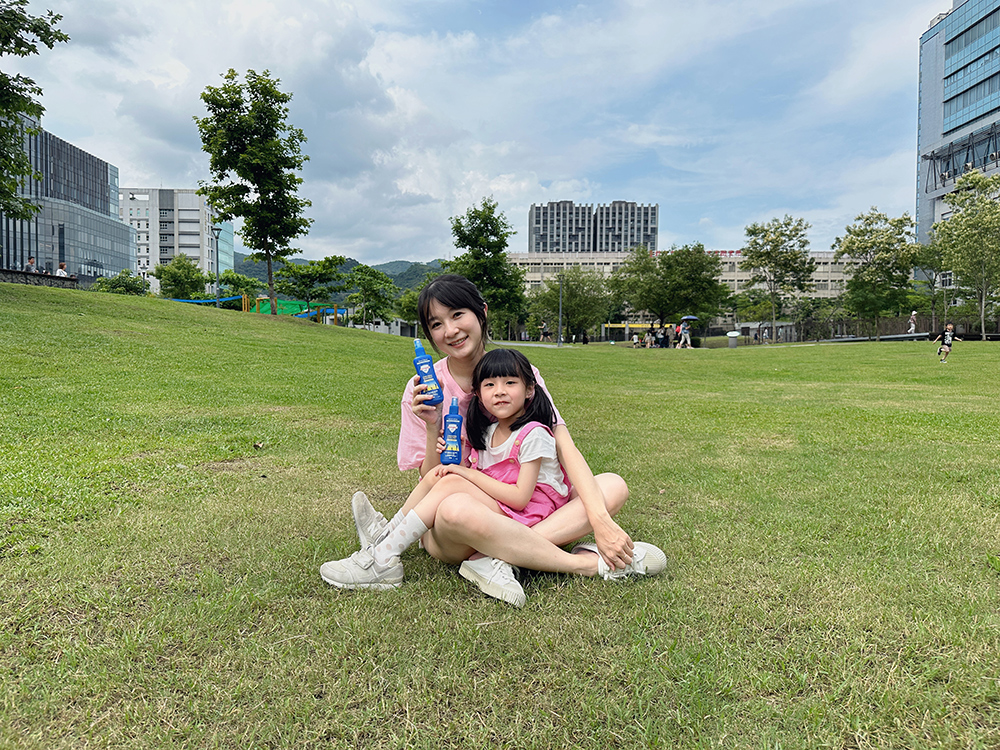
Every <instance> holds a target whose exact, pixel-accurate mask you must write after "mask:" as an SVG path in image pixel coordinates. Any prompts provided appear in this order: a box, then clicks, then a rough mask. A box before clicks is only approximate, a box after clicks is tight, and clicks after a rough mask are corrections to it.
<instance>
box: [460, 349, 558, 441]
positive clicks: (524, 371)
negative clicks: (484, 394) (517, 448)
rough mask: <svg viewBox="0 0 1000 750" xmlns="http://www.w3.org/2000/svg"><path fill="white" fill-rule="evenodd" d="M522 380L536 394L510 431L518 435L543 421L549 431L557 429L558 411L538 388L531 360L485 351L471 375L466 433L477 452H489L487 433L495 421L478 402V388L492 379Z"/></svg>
mask: <svg viewBox="0 0 1000 750" xmlns="http://www.w3.org/2000/svg"><path fill="white" fill-rule="evenodd" d="M509 377H516V378H520V380H521V382H522V383H524V385H525V387H526V388H534V390H535V392H534V395H533V396H532V397H531V398H530V399H528V400H527V401H525V404H524V414H522V415H521V416H520V417H518V418H517V419H516V420H514V423H513V424H512V425H511V426H510V429H511V432H517V431H518V430H519V429H521V428H522V427H524V425H526V424H528V422H541V423H542V424H543V425H545V426H546V427H548V428H550V429H551V428H553V427H555V424H556V412H555V409H554V408H553V406H552V402H551V401H550V400H549V395H548V394H547V393H546V392H545V389H544V388H542V387H541V386H540V385H538V383H537V381H536V380H535V373H534V371H533V370H532V369H531V363H530V362H529V361H528V358H527V357H525V356H524V355H523V354H521V352H519V351H517V350H516V349H493V350H491V351H488V352H486V354H484V355H483V358H482V359H480V360H479V364H478V365H476V369H475V370H473V372H472V401H470V402H469V412H468V414H469V416H468V419H469V422H468V424H467V425H466V433H467V435H468V437H469V442H470V443H471V444H472V447H473V448H475V449H476V450H479V451H481V450H485V449H486V430H487V429H489V426H490V425H491V424H493V422H494V421H495V420H494V418H493V415H491V414H490V413H489V412H488V411H486V409H485V408H484V407H483V405H482V404H481V403H480V401H479V387H480V386H481V385H482V383H483V381H484V380H490V379H492V378H509Z"/></svg>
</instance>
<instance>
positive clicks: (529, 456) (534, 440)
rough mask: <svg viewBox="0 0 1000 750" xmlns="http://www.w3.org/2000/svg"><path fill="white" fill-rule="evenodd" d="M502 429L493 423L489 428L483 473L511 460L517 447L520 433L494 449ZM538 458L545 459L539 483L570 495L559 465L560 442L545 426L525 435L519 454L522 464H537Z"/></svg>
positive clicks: (481, 459)
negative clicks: (494, 438)
mask: <svg viewBox="0 0 1000 750" xmlns="http://www.w3.org/2000/svg"><path fill="white" fill-rule="evenodd" d="M498 426H499V425H497V424H496V423H493V424H491V425H490V426H489V427H488V428H486V450H482V451H479V469H480V470H483V469H487V468H489V467H490V466H493V465H494V464H498V463H502V462H503V461H506V460H507V459H508V458H510V452H511V450H513V448H514V438H516V437H517V434H518V432H520V430H518V431H517V432H514V433H511V436H510V437H509V438H507V439H506V440H505V441H504V442H503V443H501V444H500V445H498V446H496V447H495V448H494V447H492V443H493V435H494V433H495V432H496V431H497V427H498ZM537 458H540V459H542V465H541V467H540V468H539V469H538V484H547V485H548V486H549V487H551V488H552V489H554V490H555V491H556V492H558V493H559V494H560V495H565V494H567V493H568V490H569V488H568V487H567V486H566V483H565V482H564V481H563V472H562V467H560V466H559V457H558V453H557V452H556V439H555V438H554V437H552V435H550V434H549V433H548V432H547V431H546V430H545V428H544V427H539V426H536V427H535V428H534V429H533V430H531V432H529V433H528V434H527V435H525V436H524V440H523V441H521V450H520V451H519V452H518V454H517V460H518V463H521V464H525V463H527V462H528V461H534V460H535V459H537Z"/></svg>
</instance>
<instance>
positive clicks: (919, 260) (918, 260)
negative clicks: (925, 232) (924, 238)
mask: <svg viewBox="0 0 1000 750" xmlns="http://www.w3.org/2000/svg"><path fill="white" fill-rule="evenodd" d="M913 265H914V267H915V268H916V269H917V270H918V271H920V274H919V276H917V278H916V279H915V280H914V287H915V294H916V295H917V296H918V300H914V301H913V306H914V307H915V308H916V309H918V310H920V309H921V308H922V307H925V305H926V307H927V308H929V309H930V312H931V330H932V331H936V330H937V327H938V325H937V301H938V297H942V298H943V299H942V302H943V306H942V309H941V317H942V318H944V315H945V312H946V311H947V309H948V289H947V287H945V286H943V285H942V284H941V280H942V277H943V276H944V273H945V272H946V271H947V270H948V268H947V266H946V265H945V262H944V248H943V247H942V246H941V243H940V242H939V241H938V239H937V236H936V235H935V234H934V232H933V231H932V232H931V233H930V242H928V243H927V244H926V245H917V250H916V254H915V257H914V259H913ZM911 299H912V298H911Z"/></svg>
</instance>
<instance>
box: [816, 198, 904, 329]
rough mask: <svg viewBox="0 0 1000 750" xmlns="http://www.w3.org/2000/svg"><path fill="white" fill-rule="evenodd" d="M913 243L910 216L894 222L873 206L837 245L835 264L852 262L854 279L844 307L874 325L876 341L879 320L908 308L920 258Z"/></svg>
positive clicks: (849, 283)
mask: <svg viewBox="0 0 1000 750" xmlns="http://www.w3.org/2000/svg"><path fill="white" fill-rule="evenodd" d="M913 241H914V223H913V219H911V218H910V215H909V214H903V215H902V216H900V217H898V218H890V217H889V216H887V215H886V214H884V213H882V212H881V211H879V210H878V209H877V208H875V207H874V206H872V208H871V209H870V210H869V211H868V212H867V213H864V214H859V215H858V216H857V218H855V220H854V223H853V224H851V225H850V226H848V227H847V228H846V230H845V233H844V236H843V237H838V238H837V239H836V240H834V242H833V250H834V251H835V252H834V255H833V257H834V260H837V261H840V260H841V259H842V258H844V257H847V258H850V259H851V260H852V263H851V264H850V265H849V267H848V268H847V269H846V273H847V274H848V275H849V276H850V279H848V281H847V294H846V295H845V297H844V303H845V305H846V306H847V308H848V309H849V310H851V311H853V312H854V313H856V314H857V315H858V316H859V317H863V318H869V319H871V320H872V321H873V323H874V327H875V337H876V339H877V338H878V321H879V318H881V317H882V316H883V315H884V314H885V313H888V312H893V313H898V312H899V310H900V309H901V308H902V307H904V306H905V305H906V304H907V299H908V296H909V292H910V289H911V285H910V280H911V278H912V275H913V263H914V260H915V258H916V248H915V247H914V244H913Z"/></svg>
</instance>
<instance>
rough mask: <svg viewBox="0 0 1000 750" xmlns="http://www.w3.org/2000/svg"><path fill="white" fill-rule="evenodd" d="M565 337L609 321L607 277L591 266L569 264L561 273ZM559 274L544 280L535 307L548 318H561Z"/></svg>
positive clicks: (535, 300) (533, 302) (535, 299)
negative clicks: (605, 279) (543, 286)
mask: <svg viewBox="0 0 1000 750" xmlns="http://www.w3.org/2000/svg"><path fill="white" fill-rule="evenodd" d="M561 276H562V314H563V329H564V330H563V336H564V337H565V336H566V335H567V334H568V335H572V334H580V335H582V334H583V333H584V332H585V331H589V330H590V329H591V328H593V327H594V326H597V325H599V324H601V323H602V322H604V321H605V320H607V317H608V310H609V308H610V297H609V294H608V288H607V284H605V281H604V277H603V276H602V275H601V274H600V273H598V272H597V271H595V270H594V269H592V268H583V267H581V266H570V267H569V268H567V269H566V270H565V271H564V272H563V273H562V274H561ZM559 286H560V283H559V277H558V276H554V277H551V276H550V277H549V278H548V279H546V280H545V288H544V289H542V290H541V291H540V292H538V294H536V295H535V296H534V298H533V300H532V308H533V309H534V311H535V312H536V313H537V314H538V315H539V316H540V317H541V318H542V319H545V320H555V321H557V323H556V326H555V328H556V329H558V320H559Z"/></svg>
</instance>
